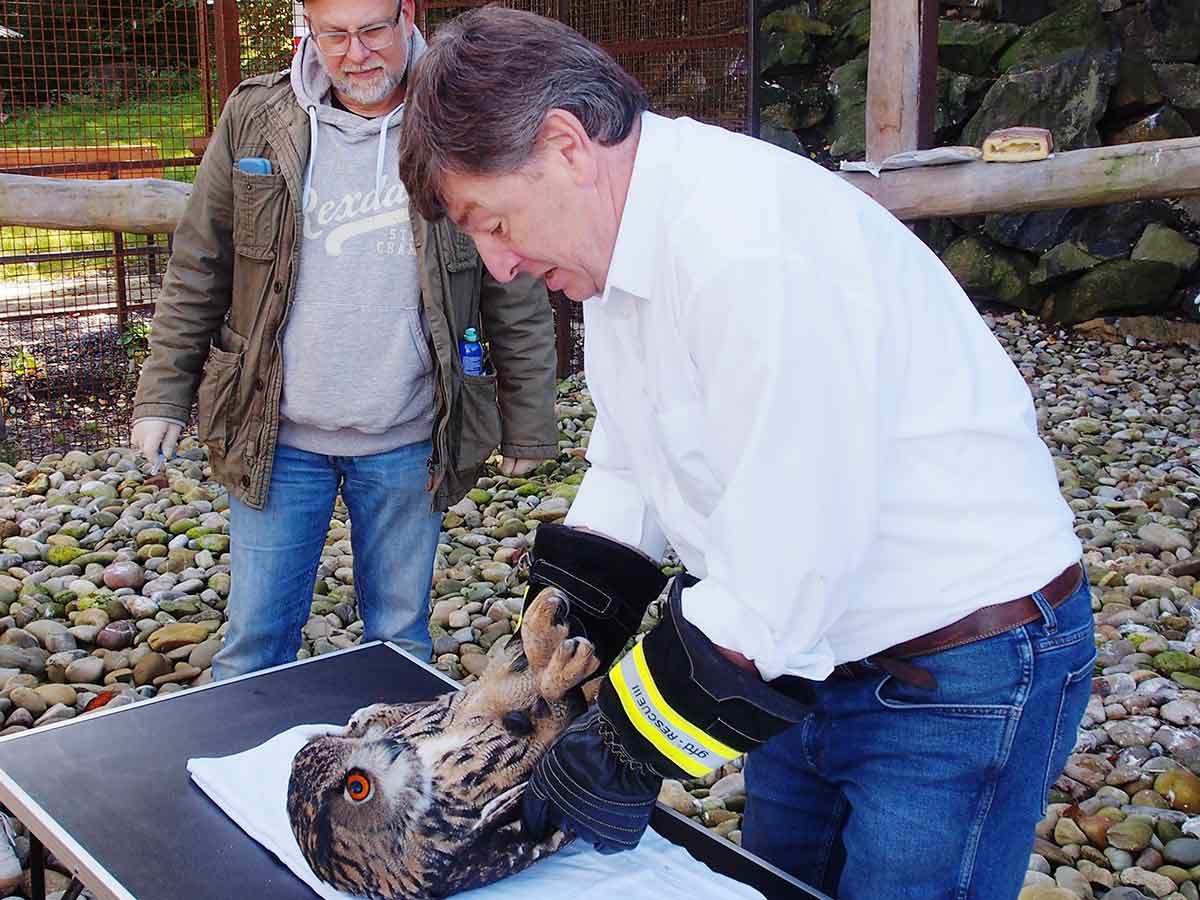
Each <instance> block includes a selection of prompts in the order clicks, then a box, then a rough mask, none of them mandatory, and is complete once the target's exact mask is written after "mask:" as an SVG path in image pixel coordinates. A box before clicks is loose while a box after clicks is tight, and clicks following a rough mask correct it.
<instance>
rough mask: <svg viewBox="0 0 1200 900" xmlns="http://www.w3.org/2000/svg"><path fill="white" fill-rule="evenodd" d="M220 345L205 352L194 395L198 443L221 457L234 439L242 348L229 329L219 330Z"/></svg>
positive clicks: (238, 339) (212, 346)
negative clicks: (202, 373) (199, 441)
mask: <svg viewBox="0 0 1200 900" xmlns="http://www.w3.org/2000/svg"><path fill="white" fill-rule="evenodd" d="M221 343H223V344H225V346H226V347H230V348H232V349H228V350H227V349H225V348H224V347H220V346H218V345H217V342H216V341H214V342H213V343H212V345H211V346H210V347H209V348H208V359H207V361H206V362H205V363H204V375H203V377H202V378H201V380H200V390H199V391H198V393H197V397H196V405H197V420H196V424H197V428H198V431H199V434H200V440H201V441H202V442H203V443H204V445H205V446H207V447H208V450H209V453H210V454H212V455H215V456H218V457H224V456H225V454H226V453H228V451H229V442H230V440H231V439H232V437H233V428H232V427H231V425H230V422H231V420H232V418H233V416H234V413H235V410H234V407H235V405H236V401H237V393H238V380H239V378H240V377H241V373H242V359H243V356H244V346H243V344H242V342H241V339H240V338H238V337H237V336H236V335H235V334H234V333H233V332H232V331H230V330H229V329H228V328H222V329H221Z"/></svg>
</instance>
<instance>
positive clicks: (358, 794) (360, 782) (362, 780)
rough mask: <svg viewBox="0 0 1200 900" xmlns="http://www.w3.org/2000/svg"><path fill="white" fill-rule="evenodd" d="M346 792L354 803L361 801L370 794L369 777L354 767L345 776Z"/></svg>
mask: <svg viewBox="0 0 1200 900" xmlns="http://www.w3.org/2000/svg"><path fill="white" fill-rule="evenodd" d="M346 794H347V796H349V797H350V799H351V800H353V801H354V802H355V803H362V801H364V800H366V799H367V798H368V797H370V796H371V779H370V778H368V777H367V776H366V775H364V774H363V773H362V772H360V771H358V770H357V769H355V770H354V771H353V772H351V773H350V774H348V775H347V776H346Z"/></svg>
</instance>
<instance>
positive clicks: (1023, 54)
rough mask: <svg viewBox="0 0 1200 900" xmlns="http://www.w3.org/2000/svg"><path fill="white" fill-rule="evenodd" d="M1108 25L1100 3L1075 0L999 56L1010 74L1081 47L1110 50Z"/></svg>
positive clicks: (1000, 66)
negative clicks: (1024, 66)
mask: <svg viewBox="0 0 1200 900" xmlns="http://www.w3.org/2000/svg"><path fill="white" fill-rule="evenodd" d="M1108 43H1109V38H1108V26H1107V25H1105V24H1104V16H1103V15H1101V13H1100V4H1099V3H1098V2H1097V0H1076V2H1074V3H1071V4H1068V5H1067V6H1064V7H1062V8H1061V9H1058V10H1055V11H1054V12H1052V13H1051V14H1050V15H1048V16H1046V17H1045V18H1042V19H1039V20H1038V21H1037V22H1035V23H1034V24H1033V25H1031V26H1030V27H1029V28H1028V29H1026V31H1025V33H1024V34H1023V35H1021V37H1019V38H1018V39H1017V40H1016V41H1014V42H1013V44H1012V46H1011V47H1009V48H1008V49H1007V50H1005V51H1004V53H1003V54H1002V55H1001V56H1000V59H999V61H998V63H997V65H998V66H999V68H1000V71H1001V72H1007V71H1008V70H1009V69H1012V68H1014V67H1016V66H1020V65H1038V64H1041V63H1043V62H1045V61H1046V60H1050V59H1053V58H1054V57H1057V56H1060V55H1061V54H1063V53H1066V52H1068V51H1071V50H1076V49H1079V48H1084V47H1087V48H1094V49H1100V50H1107V49H1108Z"/></svg>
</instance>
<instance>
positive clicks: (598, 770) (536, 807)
mask: <svg viewBox="0 0 1200 900" xmlns="http://www.w3.org/2000/svg"><path fill="white" fill-rule="evenodd" d="M605 724H606V723H605V722H604V716H603V714H602V713H601V712H600V711H599V710H598V709H597V708H596V707H595V706H592V707H591V708H590V709H588V711H587V712H585V713H584V714H583V715H582V716H580V717H579V718H578V719H576V720H575V721H574V722H572V723H571V724H570V726H568V727H567V730H566V731H564V732H563V733H562V734H560V735H559V736H558V737H557V738H556V739H555V741H554V743H553V744H551V745H550V749H549V750H547V751H546V755H545V756H543V757H542V758H541V759H540V760H538V764H537V765H536V766H535V767H534V770H533V773H532V774H531V775H530V777H529V784H528V785H527V786H526V788H525V794H524V796H523V797H522V800H521V822H522V826H523V828H524V831H525V835H526V836H527V837H528V838H529V839H530V840H533V841H540V840H542V839H543V838H545V837H546V836H547V835H549V834H550V833H551V832H553V831H556V830H559V829H561V830H563V831H569V832H571V833H572V834H574V835H576V836H577V837H578V838H579V839H580V840H584V841H587V842H588V843H589V844H591V845H592V846H593V847H594V848H595V849H596V850H598V851H600V852H601V853H616V852H618V851H620V850H632V849H633V848H634V847H636V846H637V843H638V841H639V840H641V837H642V833H643V832H645V830H646V826H647V825H649V824H650V813H651V812H653V810H654V801H655V800H657V799H658V792H659V789H660V788H661V787H662V776H660V775H658V774H657V773H656V772H655V771H654V770H652V769H651V768H649V767H648V766H643V765H641V764H639V763H635V762H633V761H632V760H631V759H630V757H629V756H628V754H625V753H622V752H620V751H617V752H614V749H613V747H612V746H610V745H609V743H608V742H606V741H605V739H604V735H603V733H602V727H603V726H604V725H605ZM609 734H610V736H611V730H609ZM610 739H611V737H610Z"/></svg>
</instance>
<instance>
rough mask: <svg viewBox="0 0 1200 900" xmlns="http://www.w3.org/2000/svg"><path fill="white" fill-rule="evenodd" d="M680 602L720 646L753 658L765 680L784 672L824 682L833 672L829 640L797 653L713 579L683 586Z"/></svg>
mask: <svg viewBox="0 0 1200 900" xmlns="http://www.w3.org/2000/svg"><path fill="white" fill-rule="evenodd" d="M680 604H681V607H682V609H683V617H684V618H685V619H687V620H688V621H689V622H691V623H692V624H693V625H695V626H696V627H697V628H699V629H700V630H701V631H702V632H704V636H705V637H707V638H708V639H709V640H710V641H712V642H713V643H714V644H716V645H717V646H718V647H724V648H725V649H726V650H736V651H737V652H738V653H740V654H742V656H744V657H746V658H747V659H749V660H751V661H752V662H753V663H754V665H755V666H756V667H757V669H758V674H759V675H760V676H761V677H762V679H763V680H764V681H772V680H773V679H776V678H778V677H779V676H781V675H795V676H797V677H799V678H808V679H811V680H812V681H824V680H825V678H826V677H828V675H829V673H830V672H832V671H833V666H834V658H833V648H832V647H830V645H829V641H827V640H826V639H825V638H821V639H820V640H818V641H817V643H816V644H815V645H814V646H812V647H810V648H809V649H808V650H806V651H805V652H803V653H797V652H795V651H794V650H792V649H791V648H790V646H789V644H788V642H787V641H784V640H780V639H779V638H777V637H776V636H775V635H774V634H773V633H772V632H771V630H770V629H769V628H768V627H767V626H766V624H765V622H764V621H763V619H762V616H761V615H759V614H757V613H756V612H755V611H754V610H753V609H748V608H747V607H746V606H745V605H744V604H742V603H739V602H738V599H737V597H735V596H734V595H733V594H732V593H731V592H730V591H727V590H725V589H724V588H723V587H722V586H721V585H720V584H718V583H717V582H716V581H715V580H713V579H711V578H706V579H704V580H702V581H700V582H698V583H697V584H694V585H692V586H691V587H689V588H684V590H683V595H682V597H681V598H680Z"/></svg>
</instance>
